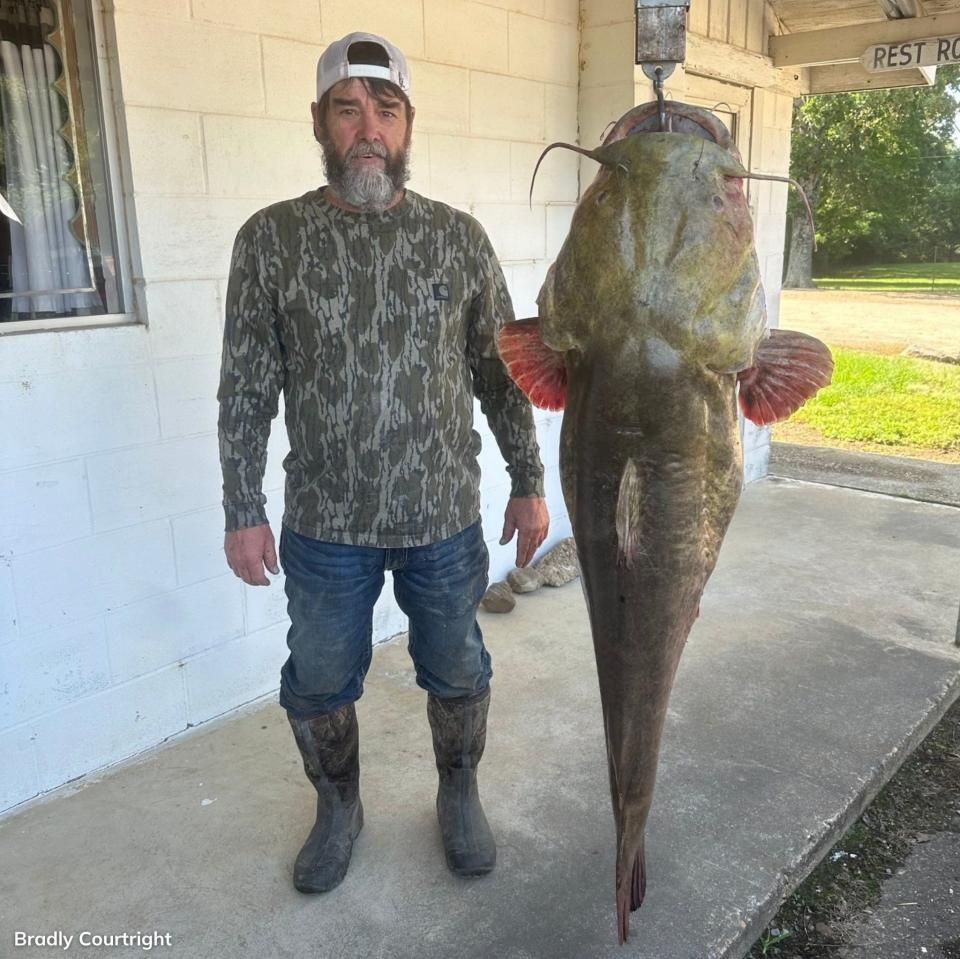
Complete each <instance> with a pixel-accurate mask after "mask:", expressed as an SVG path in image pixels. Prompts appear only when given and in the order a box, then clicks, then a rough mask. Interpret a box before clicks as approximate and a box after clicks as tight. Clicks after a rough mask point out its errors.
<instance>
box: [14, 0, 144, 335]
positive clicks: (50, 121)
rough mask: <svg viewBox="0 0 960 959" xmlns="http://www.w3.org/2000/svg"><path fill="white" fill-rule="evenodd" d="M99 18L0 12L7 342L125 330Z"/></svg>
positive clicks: (35, 3)
mask: <svg viewBox="0 0 960 959" xmlns="http://www.w3.org/2000/svg"><path fill="white" fill-rule="evenodd" d="M91 6H92V5H91V3H90V0H0V214H2V215H0V334H2V333H6V332H13V331H15V330H17V331H19V330H30V329H42V328H50V327H57V328H62V327H65V326H86V325H92V324H101V323H105V322H106V323H110V322H119V321H122V320H124V319H129V317H124V316H123V314H124V313H125V312H127V311H128V310H129V306H128V305H127V304H126V302H125V301H126V300H127V299H128V297H127V296H125V295H124V277H123V276H122V275H121V271H120V269H119V265H120V263H121V258H120V257H119V256H118V248H119V241H118V231H117V229H116V225H117V218H116V216H115V209H114V194H113V190H112V185H111V183H110V177H109V165H108V150H107V146H108V143H107V133H106V129H105V120H106V119H107V118H106V117H105V116H104V111H103V110H102V109H101V103H102V102H103V101H102V97H101V86H100V70H99V69H98V60H97V47H96V42H95V33H94V24H93V11H92V9H91ZM107 102H109V101H107Z"/></svg>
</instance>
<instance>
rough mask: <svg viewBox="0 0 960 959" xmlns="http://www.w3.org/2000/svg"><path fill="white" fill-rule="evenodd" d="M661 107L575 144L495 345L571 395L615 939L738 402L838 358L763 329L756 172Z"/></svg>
mask: <svg viewBox="0 0 960 959" xmlns="http://www.w3.org/2000/svg"><path fill="white" fill-rule="evenodd" d="M666 107H667V110H668V112H669V114H670V116H671V122H672V126H673V131H674V132H668V133H661V132H650V131H651V130H652V129H653V127H654V126H655V125H657V124H656V121H657V104H655V103H651V104H644V105H643V106H640V107H636V108H634V109H633V110H631V111H630V112H628V113H627V114H625V115H624V117H622V118H621V119H620V121H619V122H618V123H617V125H616V126H615V127H614V129H613V130H612V131H611V132H610V134H609V135H608V136H607V138H606V140H605V141H604V143H603V145H602V146H601V147H599V148H598V149H596V150H592V151H586V150H582V149H580V148H578V147H570V149H574V150H576V151H577V152H580V153H586V154H587V155H588V156H590V157H592V158H593V159H594V160H596V161H597V162H599V163H600V164H601V169H600V171H599V172H598V174H597V176H596V178H595V179H594V181H593V183H592V184H591V185H590V187H589V188H588V189H587V190H586V192H585V193H584V195H583V197H582V198H581V200H580V202H579V203H578V204H577V208H576V211H575V212H574V216H573V221H572V223H571V227H570V232H569V234H568V236H567V238H566V241H565V242H564V244H563V247H562V248H561V250H560V253H559V255H558V257H557V260H556V263H554V264H553V266H552V267H551V268H550V270H549V271H548V273H547V278H546V280H545V282H544V285H543V288H542V289H541V291H540V295H539V297H538V299H537V303H538V308H539V317H538V318H536V319H531V320H521V321H519V322H516V323H511V324H509V325H507V326H506V327H504V329H503V331H502V332H501V334H500V340H499V345H500V353H501V356H502V358H503V360H504V362H505V363H506V365H507V368H508V370H509V371H510V374H511V376H512V377H513V378H514V380H516V382H517V384H518V385H519V386H520V387H521V388H522V389H523V390H524V391H525V392H526V393H527V395H528V396H529V397H530V399H531V400H532V402H533V403H535V404H536V405H538V406H541V407H543V408H546V409H563V410H564V416H563V427H562V431H561V440H560V442H561V449H560V470H561V479H562V483H563V493H564V498H565V500H566V505H567V511H568V513H569V515H570V519H571V523H572V525H573V532H574V538H575V540H576V544H577V551H578V553H579V556H580V566H581V571H582V585H583V589H584V593H585V596H586V601H587V608H588V613H589V618H590V628H591V631H592V633H593V643H594V651H595V654H596V660H597V670H598V674H599V680H600V698H601V704H602V708H603V723H604V732H605V735H606V743H607V763H608V768H609V774H610V792H611V798H612V801H613V812H614V817H615V819H616V827H617V863H616V902H617V919H618V935H619V940H620V942H621V943H623V942H624V941H625V940H626V938H627V933H628V931H629V920H630V915H629V914H630V911H632V910H634V909H637V908H638V907H639V906H640V903H641V902H642V901H643V896H644V891H645V887H646V868H645V865H644V853H643V837H644V828H645V826H646V822H647V816H648V814H649V811H650V804H651V800H652V798H653V788H654V780H655V777H656V770H657V760H658V755H659V750H660V739H661V735H662V732H663V726H664V720H665V719H666V714H667V703H668V700H669V698H670V690H671V688H672V686H673V681H674V676H675V674H676V670H677V665H678V664H679V661H680V654H681V652H682V651H683V647H684V645H685V643H686V640H687V636H688V634H689V632H690V629H691V627H692V626H693V623H694V621H695V620H696V618H697V615H698V614H699V606H700V597H701V595H702V593H703V589H704V586H705V585H706V582H707V579H708V578H709V576H710V574H711V572H712V571H713V568H714V566H715V565H716V562H717V555H718V553H719V551H720V544H721V543H722V542H723V537H724V534H725V533H726V530H727V526H728V525H729V523H730V519H731V517H732V516H733V512H734V509H735V508H736V505H737V500H738V499H739V496H740V489H741V486H742V483H743V457H742V452H741V444H740V431H739V423H738V418H737V402H738V394H739V404H740V407H741V409H742V410H743V413H744V415H745V416H746V417H748V418H749V419H750V420H752V421H753V422H755V423H758V424H760V425H763V424H766V423H771V422H774V421H775V420H777V419H782V418H785V417H786V416H789V415H790V414H791V413H792V412H793V411H794V410H796V409H797V408H798V407H799V406H800V405H802V403H803V402H804V401H805V400H806V399H808V398H809V397H811V396H812V395H813V394H814V393H816V391H817V390H818V389H819V388H820V387H821V386H824V385H826V384H827V383H829V382H830V377H831V373H832V369H833V362H832V359H831V357H830V352H829V350H828V349H827V348H826V347H825V346H824V345H823V344H822V343H821V342H820V341H819V340H816V339H814V338H813V337H809V336H805V335H804V334H801V333H791V332H787V331H780V330H769V329H768V328H767V318H766V309H765V306H764V298H763V289H762V287H761V285H760V270H759V266H758V263H757V255H756V251H755V249H754V237H753V224H752V222H751V219H750V211H749V208H748V205H747V200H746V196H745V193H744V188H743V182H744V179H745V178H746V177H748V176H752V174H749V173H747V171H746V170H745V169H744V167H743V165H742V164H741V162H740V158H739V156H738V154H737V152H736V148H735V147H734V144H733V141H732V139H731V137H730V134H729V133H728V131H727V129H726V127H724V125H723V124H722V123H721V122H720V121H719V120H717V119H716V118H715V117H714V116H713V115H712V114H710V113H708V112H707V111H706V110H701V109H700V108H698V107H692V106H689V105H687V104H682V103H675V102H668V103H667V104H666ZM554 146H568V145H567V144H554ZM548 149H550V148H549V147H548ZM545 152H546V151H545ZM541 159H542V157H541ZM768 179H774V178H768Z"/></svg>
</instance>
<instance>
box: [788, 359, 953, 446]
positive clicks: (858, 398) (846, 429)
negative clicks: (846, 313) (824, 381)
mask: <svg viewBox="0 0 960 959" xmlns="http://www.w3.org/2000/svg"><path fill="white" fill-rule="evenodd" d="M832 349H833V358H834V363H835V364H836V365H835V368H834V372H833V382H832V383H831V384H830V386H828V387H826V388H825V389H823V390H821V391H820V392H819V393H818V394H817V396H815V397H814V398H813V399H812V400H809V401H808V402H807V403H806V404H805V405H804V406H802V407H800V409H799V410H797V412H796V413H794V414H793V416H792V417H791V418H790V419H789V420H788V421H787V422H785V423H780V424H777V425H776V426H775V427H774V432H773V438H774V439H775V440H779V441H783V442H787V443H793V442H798V443H804V444H806V445H820V446H834V447H836V446H840V447H846V448H853V449H861V450H866V451H870V452H885V453H890V454H893V455H899V456H914V457H920V458H924V459H937V460H942V461H946V462H954V463H960V366H953V365H950V364H946V363H934V362H932V361H930V360H918V359H912V358H910V357H903V356H878V355H875V354H872V353H862V352H860V351H857V350H847V349H843V348H832Z"/></svg>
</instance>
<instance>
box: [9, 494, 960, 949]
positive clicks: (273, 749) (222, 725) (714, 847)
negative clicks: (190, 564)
mask: <svg viewBox="0 0 960 959" xmlns="http://www.w3.org/2000/svg"><path fill="white" fill-rule="evenodd" d="M958 570H960V509H957V508H953V507H949V506H943V505H938V504H930V503H917V502H911V501H908V500H904V499H896V498H891V497H886V496H880V495H875V494H871V493H864V492H860V491H856V490H848V489H839V488H834V487H829V486H820V485H814V484H806V483H801V482H796V481H791V480H766V481H763V482H760V483H757V484H754V485H752V486H750V487H748V488H747V490H746V491H745V493H744V496H743V499H742V501H741V505H740V508H739V510H738V513H737V516H736V518H735V520H734V524H733V527H732V529H731V531H730V533H729V534H728V537H727V541H726V543H725V545H724V549H723V552H722V554H721V560H720V565H719V566H718V569H717V571H716V573H715V574H714V577H713V579H712V580H711V582H710V584H709V587H708V590H707V593H706V595H705V596H704V601H703V604H702V613H701V617H700V620H699V621H698V623H697V625H696V626H695V628H694V631H693V633H692V635H691V639H690V642H689V645H688V647H687V650H686V652H685V654H684V660H683V662H682V664H681V668H680V672H679V675H678V678H677V684H676V687H675V690H674V698H673V701H672V704H671V710H670V718H669V721H668V729H667V733H666V737H665V741H664V745H663V757H662V762H661V768H660V776H659V781H658V785H657V794H656V798H655V801H654V809H653V813H652V815H651V820H650V824H649V827H648V842H647V867H648V878H649V885H648V892H647V900H646V902H645V903H644V905H643V907H642V909H641V910H640V911H639V912H638V913H635V914H634V915H633V919H632V935H631V939H630V942H629V943H628V945H627V946H625V947H623V948H619V947H618V946H617V944H616V932H615V924H614V918H615V917H614V904H613V846H614V840H613V819H612V815H611V812H610V808H609V794H608V787H607V781H606V765H605V761H604V750H603V740H602V731H601V726H600V713H599V702H598V693H597V683H596V674H595V669H594V664H593V652H592V647H591V644H590V640H589V632H588V628H587V622H586V614H585V610H584V603H583V598H582V595H581V592H580V586H579V584H578V583H572V584H570V585H569V586H566V587H563V588H561V589H554V590H551V589H547V588H544V589H542V590H540V591H539V592H537V593H533V594H530V595H526V596H521V597H518V604H517V609H516V610H515V611H514V612H512V613H510V614H509V615H506V616H499V617H498V616H493V615H488V614H487V615H484V616H483V619H482V626H483V629H484V631H485V634H486V636H487V640H488V644H489V646H490V648H491V651H492V653H493V656H494V668H495V672H496V675H495V678H494V696H493V703H492V706H491V715H490V730H489V737H488V749H487V756H486V758H485V759H484V762H483V765H482V787H481V788H482V793H483V795H484V797H485V804H486V808H487V811H488V814H489V817H490V820H491V823H492V825H493V827H494V830H495V832H496V834H497V836H498V839H499V844H500V858H499V863H498V867H497V870H496V871H495V872H494V873H493V874H492V875H491V876H489V877H487V878H485V879H481V880H474V881H471V882H464V881H459V880H457V879H455V878H454V877H452V876H451V875H450V874H449V873H448V872H447V870H446V868H445V866H444V864H443V858H442V853H441V849H440V844H439V837H438V835H437V829H436V823H435V819H434V811H433V799H434V788H435V786H434V784H435V779H434V776H435V773H434V770H433V766H432V754H431V749H430V744H429V732H428V727H427V722H426V716H425V708H424V694H423V693H422V692H421V691H420V690H419V689H418V688H417V687H416V686H415V685H414V683H413V678H412V672H411V669H410V666H409V662H408V660H407V657H406V653H405V649H404V647H403V644H402V642H397V641H394V642H392V643H390V644H388V645H386V646H384V647H381V648H379V649H378V651H377V654H376V656H375V657H374V664H373V669H372V670H371V674H370V677H369V680H368V685H367V691H366V694H365V695H364V697H363V699H362V700H361V702H360V705H359V712H360V723H361V743H362V745H361V764H362V770H363V772H362V784H361V785H362V791H363V797H364V807H365V811H366V825H365V827H364V830H363V832H362V834H361V836H360V838H359V840H358V842H357V845H356V847H355V851H354V860H353V863H352V865H351V869H350V873H349V875H348V877H347V879H346V881H345V882H344V884H343V885H342V886H341V887H339V888H338V889H337V890H335V891H334V892H332V893H330V894H328V895H327V896H323V897H307V896H302V895H300V894H299V893H296V892H295V891H294V890H293V889H292V887H291V885H290V882H289V868H290V864H291V862H292V860H293V858H294V856H295V855H296V852H297V850H298V848H299V845H300V843H301V841H302V839H303V838H304V836H305V834H306V832H307V831H308V829H309V826H310V823H311V820H312V814H313V801H312V792H311V789H310V787H309V786H308V784H307V783H306V781H305V779H304V778H303V774H302V770H301V769H300V763H299V758H298V757H297V755H296V752H295V749H294V746H293V742H292V738H291V736H290V733H289V729H288V727H287V725H286V721H285V718H284V716H283V714H282V712H281V710H280V708H279V707H278V706H277V705H275V704H274V703H272V702H269V703H261V704H259V705H255V706H254V707H251V708H247V709H245V710H243V711H241V712H240V713H235V714H233V715H232V716H230V717H228V718H226V719H225V720H222V721H219V722H217V723H215V724H210V725H207V726H204V727H202V728H201V729H199V730H196V731H194V732H193V733H191V734H189V735H185V736H183V737H181V738H179V739H177V740H176V741H175V742H173V743H170V744H168V745H166V746H165V747H164V748H161V749H158V750H156V751H154V752H153V753H151V754H149V755H148V756H146V757H144V758H142V759H141V760H139V761H137V762H135V763H130V764H128V765H126V766H124V767H122V768H120V769H119V770H117V771H114V772H112V773H111V774H110V775H108V776H103V777H100V778H99V779H97V780H95V781H91V782H88V783H86V784H85V785H83V786H82V787H81V788H76V787H73V788H70V789H66V790H61V791H60V792H59V794H54V795H52V796H51V797H48V798H46V799H44V800H41V801H38V802H35V803H33V804H31V805H29V806H28V807H26V808H25V809H24V810H23V811H20V812H18V813H16V814H14V815H10V816H7V817H6V818H5V819H3V820H2V821H0V863H2V864H3V867H4V868H3V870H2V873H0V955H3V956H8V955H9V956H11V957H13V956H24V957H31V959H34V957H37V959H39V957H47V956H55V955H60V956H62V955H64V954H66V955H70V954H71V953H72V952H74V950H76V952H78V953H80V954H81V955H82V956H84V957H85V959H86V957H99V956H110V957H118V956H133V955H140V956H142V955H144V951H143V950H142V949H139V948H137V947H135V946H132V947H118V948H103V949H97V948H96V947H87V948H81V947H80V946H78V945H77V943H76V941H75V942H74V944H73V946H72V947H71V949H70V950H66V951H65V950H63V949H62V948H44V947H31V948H26V947H24V948H20V949H17V948H14V947H13V943H14V932H15V931H16V930H20V931H23V932H26V933H30V934H34V935H36V934H53V933H55V932H57V931H61V932H63V933H66V934H72V935H78V934H79V933H80V932H82V931H84V930H89V931H91V932H94V933H121V932H127V933H135V932H137V931H142V932H144V933H146V932H152V931H154V930H156V931H158V932H160V933H169V934H170V937H171V942H172V945H171V946H169V947H167V946H157V947H156V948H155V950H154V951H153V954H154V955H159V956H171V957H177V959H221V957H222V959H227V957H230V959H233V957H241V956H256V957H291V959H293V957H297V959H300V957H323V959H326V957H364V959H366V957H371V959H372V957H382V959H407V957H410V959H413V957H417V959H421V957H424V959H430V957H451V956H457V957H464V959H466V957H477V959H479V957H484V959H486V957H498V959H532V957H538V959H539V957H543V959H567V957H571V959H602V957H615V956H616V957H638V959H639V957H643V959H721V957H739V956H742V955H743V954H744V952H745V951H746V950H747V949H748V948H749V945H750V944H751V942H752V941H753V940H754V939H755V938H756V936H757V935H758V934H759V932H760V931H761V930H762V928H763V926H764V924H765V922H766V921H767V919H768V918H769V917H770V916H772V915H773V913H774V912H775V910H776V907H777V904H778V902H779V900H780V898H781V897H782V896H783V895H784V894H785V892H786V891H787V890H788V889H790V888H792V887H793V886H794V885H795V884H796V883H797V882H798V881H799V880H800V879H801V878H802V877H803V876H804V875H805V873H806V872H807V871H808V870H809V869H810V868H812V866H813V865H814V864H815V863H816V861H817V860H818V858H819V857H820V856H821V855H822V854H823V853H824V852H825V851H826V850H827V849H828V848H829V847H830V845H831V844H832V843H833V842H834V840H835V839H836V838H837V837H838V836H839V835H840V834H841V833H842V832H843V830H844V829H845V827H846V826H847V825H848V824H849V823H850V822H851V821H852V820H853V819H854V818H855V817H856V816H857V815H858V814H859V812H860V810H861V809H862V807H863V806H864V805H865V804H866V802H867V801H868V800H869V798H870V797H871V796H872V795H873V794H874V793H875V792H876V790H877V789H878V788H879V786H880V785H881V784H882V783H883V782H884V781H885V780H886V779H887V778H889V776H890V775H891V774H892V772H893V771H894V770H895V768H896V767H897V766H898V765H899V763H900V762H901V761H902V760H903V759H904V758H905V756H906V754H907V753H908V752H909V751H910V749H911V748H912V747H913V746H914V745H916V743H917V742H919V740H920V739H921V738H922V737H923V736H924V735H925V733H926V732H927V731H928V729H929V728H931V727H932V725H933V724H934V723H935V722H936V721H937V720H938V719H939V717H940V716H941V715H942V714H943V712H944V711H945V710H946V708H947V707H948V706H949V705H950V704H951V703H952V702H953V700H954V699H955V698H956V697H957V695H958V693H960V651H958V649H957V647H956V646H955V645H954V643H953V640H954V636H955V630H956V622H957V603H958V599H960V575H958ZM64 734H65V735H69V730H65V731H64Z"/></svg>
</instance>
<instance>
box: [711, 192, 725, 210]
mask: <svg viewBox="0 0 960 959" xmlns="http://www.w3.org/2000/svg"><path fill="white" fill-rule="evenodd" d="M713 208H714V209H715V210H722V209H723V200H722V199H721V198H720V197H718V196H717V195H716V194H714V195H713Z"/></svg>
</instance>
